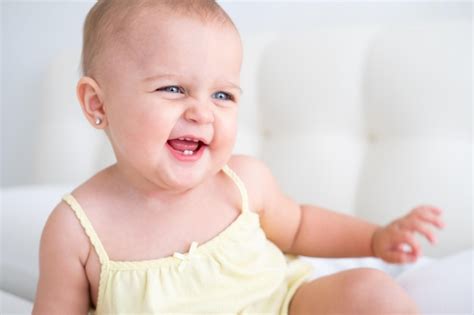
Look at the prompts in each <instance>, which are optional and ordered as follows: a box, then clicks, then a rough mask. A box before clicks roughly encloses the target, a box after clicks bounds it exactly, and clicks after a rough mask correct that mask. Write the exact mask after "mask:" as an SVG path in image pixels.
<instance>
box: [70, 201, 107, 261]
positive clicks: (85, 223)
mask: <svg viewBox="0 0 474 315" xmlns="http://www.w3.org/2000/svg"><path fill="white" fill-rule="evenodd" d="M62 199H63V200H64V201H65V202H66V203H67V204H68V205H69V206H70V207H71V208H72V210H73V211H74V214H75V215H76V217H77V219H78V220H79V222H80V223H81V225H82V227H83V228H84V231H85V232H86V235H87V236H88V237H89V239H90V242H91V243H92V246H94V248H95V251H96V253H97V255H98V256H99V260H100V263H101V264H104V263H107V262H108V261H109V257H108V256H107V253H106V252H105V249H104V246H102V243H101V242H100V240H99V237H98V236H97V233H96V232H95V230H94V228H93V227H92V224H91V222H90V221H89V219H88V218H87V216H86V213H85V212H84V210H82V207H81V206H80V205H79V203H78V202H77V200H76V198H74V197H73V196H72V195H71V194H66V195H64V196H63V198H62Z"/></svg>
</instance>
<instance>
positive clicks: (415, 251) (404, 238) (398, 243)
mask: <svg viewBox="0 0 474 315" xmlns="http://www.w3.org/2000/svg"><path fill="white" fill-rule="evenodd" d="M394 243H395V246H394V247H395V248H394V249H395V250H396V251H399V252H403V253H405V254H407V253H409V254H411V255H414V256H415V257H418V256H419V255H420V253H421V248H420V245H419V244H418V243H417V242H416V240H415V237H414V236H413V233H411V232H408V231H403V232H401V233H399V234H398V235H397V236H396V237H395V238H394ZM407 246H408V247H409V248H407ZM410 249H411V250H410Z"/></svg>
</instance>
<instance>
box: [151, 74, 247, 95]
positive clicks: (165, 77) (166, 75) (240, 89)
mask: <svg viewBox="0 0 474 315" xmlns="http://www.w3.org/2000/svg"><path fill="white" fill-rule="evenodd" d="M179 78H180V76H179V75H173V74H159V75H153V76H150V77H147V78H145V79H144V80H143V81H145V82H150V81H156V80H159V79H172V80H173V79H179ZM223 81H224V82H225V84H227V85H230V86H231V87H233V88H235V89H237V90H239V91H240V94H243V93H244V91H243V90H242V88H241V87H240V86H238V85H237V84H235V83H233V82H231V81H228V80H223Z"/></svg>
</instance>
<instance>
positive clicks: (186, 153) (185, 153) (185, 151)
mask: <svg viewBox="0 0 474 315" xmlns="http://www.w3.org/2000/svg"><path fill="white" fill-rule="evenodd" d="M183 154H184V155H192V154H193V151H191V150H184V151H183Z"/></svg>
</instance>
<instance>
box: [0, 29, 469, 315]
mask: <svg viewBox="0 0 474 315" xmlns="http://www.w3.org/2000/svg"><path fill="white" fill-rule="evenodd" d="M243 41H244V47H245V57H244V58H245V59H244V66H243V71H242V86H243V90H244V96H243V99H242V103H241V114H240V118H239V119H240V131H239V135H238V141H237V144H236V148H235V152H236V153H245V154H250V155H255V156H257V157H260V158H261V159H263V160H264V161H265V162H267V163H268V165H269V166H270V167H271V169H272V170H273V171H274V174H275V176H276V177H277V179H278V180H279V182H280V184H281V186H282V187H283V188H284V189H285V190H286V191H287V192H288V194H289V195H291V196H293V197H294V198H295V199H296V200H298V201H300V202H304V203H313V204H317V205H321V206H324V207H328V208H332V209H334V210H338V211H342V212H345V213H351V214H354V215H357V216H360V217H363V218H366V219H369V220H371V221H374V222H377V223H380V224H384V223H387V222H388V221H389V220H391V219H393V218H395V217H397V216H400V215H402V214H404V213H405V212H407V211H408V210H410V209H411V208H412V207H414V206H416V205H418V204H421V203H430V204H435V205H437V206H439V207H441V208H443V209H444V211H445V212H444V215H445V220H446V223H447V227H446V228H445V230H444V231H442V232H441V233H439V244H438V246H436V247H430V246H428V244H427V243H426V242H424V241H423V240H421V241H422V243H423V244H424V246H423V247H424V251H425V253H426V254H427V257H425V258H424V259H422V260H421V261H420V262H419V263H418V264H417V265H416V266H394V265H388V264H384V263H382V262H380V261H378V260H375V259H348V260H321V259H312V260H311V261H312V262H313V263H314V264H315V266H316V269H315V274H314V275H313V276H314V277H316V276H320V275H322V274H326V273H330V272H335V271H337V270H341V269H345V268H351V267H355V266H372V267H375V268H380V269H383V270H386V271H387V272H389V273H390V274H392V275H393V276H394V277H396V278H397V279H398V281H399V282H400V283H401V284H402V285H403V286H404V287H405V288H407V291H408V292H409V293H410V294H412V295H413V297H414V298H415V299H416V300H417V302H418V303H419V305H420V307H421V309H422V311H423V312H424V313H425V314H435V313H451V314H472V312H473V308H472V301H473V294H472V276H473V273H472V267H471V266H472V258H473V257H472V255H473V252H472V249H471V248H472V246H473V239H472V227H473V218H472V183H471V175H472V165H471V163H472V155H471V154H472V151H471V150H472V129H471V128H472V127H471V125H472V115H471V110H472V99H471V91H472V79H471V71H472V61H471V25H470V24H467V23H454V22H451V23H443V24H441V23H438V24H430V25H427V24H425V25H419V26H407V27H405V28H400V27H399V28H397V29H381V28H376V27H365V28H354V27H352V28H343V27H341V28H324V29H323V28H322V29H314V30H308V32H307V33H305V34H298V35H297V36H295V35H294V34H281V33H272V34H252V35H251V36H250V35H246V34H244V36H243ZM78 60H79V58H78V55H77V53H71V54H64V55H62V56H58V57H57V58H56V59H55V60H54V62H53V63H52V65H51V67H50V71H49V72H48V73H47V74H46V76H47V77H46V78H47V79H48V80H49V81H48V80H45V82H52V83H51V86H46V87H45V94H44V95H43V96H42V102H41V106H42V108H43V111H42V112H43V113H44V117H43V118H44V119H43V121H44V123H43V125H42V127H41V129H40V130H37V131H36V132H35V135H36V136H37V144H38V150H37V156H36V157H34V159H33V161H34V163H36V167H35V174H32V176H34V178H35V181H36V182H37V183H38V185H35V186H27V187H12V188H7V189H3V191H2V195H3V198H2V210H3V211H2V227H3V228H2V257H1V267H2V273H3V276H2V282H1V289H2V302H3V303H2V309H1V313H2V314H7V313H15V312H17V313H28V312H30V311H31V305H32V304H31V301H32V300H33V298H34V292H35V288H36V281H37V277H38V270H37V269H38V267H37V259H38V244H39V236H40V233H41V228H42V226H43V224H44V222H45V220H46V218H47V215H48V213H49V212H50V211H51V209H52V208H53V206H54V205H55V204H56V203H57V202H58V201H59V200H60V197H61V195H62V194H63V193H65V192H67V191H69V190H70V189H71V188H72V187H73V186H74V185H77V184H78V183H79V182H81V181H82V180H84V179H86V178H87V177H89V176H90V175H92V174H93V173H94V172H95V171H97V170H98V169H100V168H101V167H103V166H105V165H107V164H108V163H110V162H112V161H113V157H112V153H111V150H110V148H109V147H108V145H107V144H106V141H105V139H104V136H103V135H102V134H100V133H98V132H97V131H95V130H93V129H92V128H90V127H89V126H88V125H87V124H86V122H85V120H84V119H83V117H82V114H81V111H80V108H79V105H78V104H77V102H76V100H75V91H74V88H75V82H76V80H77V73H76V69H77V64H78ZM58 85H59V86H58ZM65 140H67V141H65ZM45 183H48V185H45ZM428 256H429V257H430V258H428ZM435 284H436V285H435Z"/></svg>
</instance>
